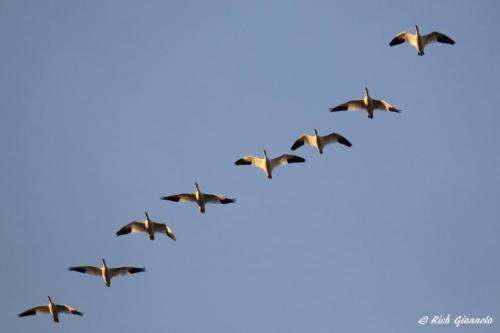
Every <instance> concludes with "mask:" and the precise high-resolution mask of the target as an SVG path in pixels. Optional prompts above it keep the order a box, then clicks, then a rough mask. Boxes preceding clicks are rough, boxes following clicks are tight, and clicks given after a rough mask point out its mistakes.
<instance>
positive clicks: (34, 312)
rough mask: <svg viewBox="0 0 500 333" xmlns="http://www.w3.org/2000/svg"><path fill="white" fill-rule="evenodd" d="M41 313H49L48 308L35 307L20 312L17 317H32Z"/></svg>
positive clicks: (44, 306)
mask: <svg viewBox="0 0 500 333" xmlns="http://www.w3.org/2000/svg"><path fill="white" fill-rule="evenodd" d="M43 313H49V307H48V306H47V305H39V306H35V307H34V308H31V309H29V310H26V311H24V312H21V313H20V314H19V317H26V316H34V315H37V314H43Z"/></svg>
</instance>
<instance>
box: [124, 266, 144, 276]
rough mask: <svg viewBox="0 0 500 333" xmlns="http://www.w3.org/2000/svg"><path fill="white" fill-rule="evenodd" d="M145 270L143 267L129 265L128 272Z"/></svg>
mask: <svg viewBox="0 0 500 333" xmlns="http://www.w3.org/2000/svg"><path fill="white" fill-rule="evenodd" d="M145 271H146V268H145V267H131V268H130V269H129V270H128V272H129V273H130V274H135V273H141V272H145Z"/></svg>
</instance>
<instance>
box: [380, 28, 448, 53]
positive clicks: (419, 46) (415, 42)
mask: <svg viewBox="0 0 500 333" xmlns="http://www.w3.org/2000/svg"><path fill="white" fill-rule="evenodd" d="M415 29H416V33H415V34H411V33H409V32H406V31H403V32H402V33H400V34H398V35H397V36H396V37H394V38H393V39H392V40H391V42H390V43H389V46H394V45H399V44H401V43H404V42H406V43H408V44H410V45H412V46H413V47H415V49H416V50H417V54H418V55H419V56H423V55H424V48H425V47H426V46H427V45H428V44H430V43H434V42H439V43H444V44H451V45H453V44H455V41H454V40H453V39H451V38H450V37H448V36H446V35H445V34H443V33H440V32H437V31H434V32H431V33H430V34H427V35H421V34H420V31H419V30H418V25H415Z"/></svg>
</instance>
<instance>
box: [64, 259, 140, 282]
mask: <svg viewBox="0 0 500 333" xmlns="http://www.w3.org/2000/svg"><path fill="white" fill-rule="evenodd" d="M69 270H70V271H75V272H80V273H87V274H90V275H97V276H101V277H102V279H103V280H104V283H105V284H106V287H109V286H111V279H112V278H114V277H115V276H118V275H127V274H135V273H139V272H145V271H146V269H145V268H144V267H116V268H109V267H108V266H107V265H106V260H104V258H103V259H102V267H94V266H76V267H70V268H69Z"/></svg>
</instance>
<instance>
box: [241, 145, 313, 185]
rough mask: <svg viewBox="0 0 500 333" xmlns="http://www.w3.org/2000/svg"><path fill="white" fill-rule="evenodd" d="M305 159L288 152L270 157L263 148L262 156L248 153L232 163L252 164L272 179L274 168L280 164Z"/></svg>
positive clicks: (298, 161) (303, 160)
mask: <svg viewBox="0 0 500 333" xmlns="http://www.w3.org/2000/svg"><path fill="white" fill-rule="evenodd" d="M305 161H306V160H305V158H303V157H300V156H296V155H289V154H284V155H280V156H278V157H276V158H273V159H270V158H269V157H268V156H267V151H266V150H265V149H264V158H259V157H255V156H252V155H248V156H243V157H241V158H240V159H238V160H237V161H236V162H234V164H235V165H253V166H255V167H257V168H259V169H262V170H263V171H264V173H265V174H266V176H267V178H269V179H272V178H273V170H274V168H276V167H278V166H280V165H285V164H289V163H303V162H305Z"/></svg>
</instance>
